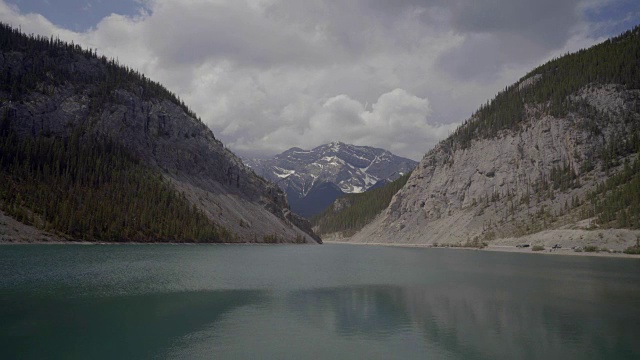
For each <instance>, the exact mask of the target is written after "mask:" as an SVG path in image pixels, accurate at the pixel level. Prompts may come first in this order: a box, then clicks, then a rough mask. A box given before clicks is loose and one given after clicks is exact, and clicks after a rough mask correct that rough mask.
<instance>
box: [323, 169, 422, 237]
mask: <svg viewBox="0 0 640 360" xmlns="http://www.w3.org/2000/svg"><path fill="white" fill-rule="evenodd" d="M409 176H411V173H408V174H405V175H403V176H401V177H399V178H398V179H396V180H395V181H392V182H390V183H388V184H386V185H384V186H382V187H379V188H377V189H373V190H370V191H366V192H364V193H360V194H348V195H346V196H344V197H341V198H338V199H337V200H336V201H335V202H334V203H333V205H331V206H329V207H328V208H327V209H326V210H325V211H324V212H322V213H321V214H319V215H317V216H315V217H313V218H312V219H311V224H312V225H313V227H314V231H315V232H316V233H317V234H319V235H323V234H331V233H337V232H342V233H343V235H344V236H350V235H352V234H353V233H355V232H356V231H358V230H360V229H362V228H363V227H364V226H365V225H367V224H368V223H370V222H371V221H372V220H373V219H374V218H375V217H376V216H377V215H378V214H380V212H382V211H383V210H384V209H386V208H387V206H389V202H390V201H391V198H392V197H393V195H395V194H396V193H397V192H398V190H400V189H401V188H402V187H403V186H404V185H405V184H406V183H407V180H408V179H409Z"/></svg>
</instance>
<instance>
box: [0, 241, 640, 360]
mask: <svg viewBox="0 0 640 360" xmlns="http://www.w3.org/2000/svg"><path fill="white" fill-rule="evenodd" d="M0 320H1V321H0V334H1V336H0V358H3V359H147V358H162V359H165V358H166V359H427V358H428V359H546V360H548V359H639V358H640V260H639V259H611V258H595V257H578V256H545V255H535V254H509V253H500V252H485V251H474V250H453V249H426V248H399V247H375V246H354V245H322V246H300V245H273V246H258V245H255V246H246V245H4V246H0Z"/></svg>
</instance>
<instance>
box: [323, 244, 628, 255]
mask: <svg viewBox="0 0 640 360" xmlns="http://www.w3.org/2000/svg"><path fill="white" fill-rule="evenodd" d="M323 242H324V244H327V245H360V246H366V245H368V246H388V247H404V248H424V249H453V250H467V251H469V250H473V251H490V252H503V253H514V254H536V255H560V256H591V257H608V258H625V259H640V255H633V254H625V253H611V252H604V251H601V252H585V251H582V252H576V251H574V250H573V249H570V248H561V249H553V250H551V249H545V250H541V251H532V250H531V248H518V247H516V246H510V245H489V246H487V247H485V248H473V247H459V246H433V245H431V244H398V243H356V242H349V241H330V240H324V241H323ZM550 250H551V251H550Z"/></svg>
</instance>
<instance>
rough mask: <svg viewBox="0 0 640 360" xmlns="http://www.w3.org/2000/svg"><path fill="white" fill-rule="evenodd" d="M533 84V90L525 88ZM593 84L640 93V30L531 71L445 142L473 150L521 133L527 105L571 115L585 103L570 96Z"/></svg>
mask: <svg viewBox="0 0 640 360" xmlns="http://www.w3.org/2000/svg"><path fill="white" fill-rule="evenodd" d="M527 79H530V84H528V86H520V84H521V83H522V82H523V81H524V80H527ZM588 84H620V85H623V86H625V87H626V89H640V26H637V27H635V28H634V29H632V30H629V31H627V32H625V33H624V34H622V35H620V36H618V37H615V38H612V39H609V40H607V41H605V42H603V43H601V44H598V45H595V46H593V47H591V48H589V49H586V50H585V49H583V50H580V51H578V52H576V53H573V54H567V55H565V56H562V57H560V58H558V59H554V60H551V61H549V62H548V63H546V64H544V65H542V66H540V67H538V68H536V69H535V70H533V71H531V72H530V73H529V74H527V75H526V76H525V77H523V78H522V79H521V81H520V82H519V83H516V84H513V85H511V86H509V87H507V88H506V89H505V90H503V91H502V92H500V93H498V95H496V97H495V98H494V99H493V100H491V101H490V102H487V103H486V104H484V105H482V106H481V107H480V109H478V111H476V112H475V113H474V114H473V115H472V117H471V119H469V120H467V121H466V122H465V123H463V125H462V126H460V127H459V128H458V129H457V130H456V131H455V132H454V134H453V135H452V136H451V137H449V138H448V139H446V140H444V142H445V143H447V142H448V143H449V144H448V146H450V147H453V148H454V149H455V148H458V147H459V148H468V147H469V146H470V144H471V141H472V140H474V139H483V138H485V139H487V138H493V137H495V136H496V135H497V133H498V132H499V131H501V130H517V129H518V127H519V126H520V125H521V123H522V120H523V119H524V115H525V104H542V105H545V106H546V109H547V111H548V113H549V114H551V115H555V116H562V115H565V114H566V113H567V112H568V111H572V110H578V109H574V108H577V107H581V106H584V104H579V103H572V102H570V100H569V99H568V96H569V95H571V94H572V93H574V92H576V91H578V90H579V89H581V88H582V87H584V86H586V85H588Z"/></svg>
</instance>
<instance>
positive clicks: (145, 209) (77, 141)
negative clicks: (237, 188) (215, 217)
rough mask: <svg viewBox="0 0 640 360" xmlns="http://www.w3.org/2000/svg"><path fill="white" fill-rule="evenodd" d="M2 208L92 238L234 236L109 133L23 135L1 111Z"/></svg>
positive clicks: (228, 238) (52, 229)
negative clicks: (99, 136)
mask: <svg viewBox="0 0 640 360" xmlns="http://www.w3.org/2000/svg"><path fill="white" fill-rule="evenodd" d="M0 183H2V186H0V209H2V210H4V211H5V212H6V213H7V214H8V215H10V216H13V217H14V218H15V219H17V220H18V221H20V222H22V223H25V224H28V225H33V226H35V227H37V228H39V229H42V230H45V231H50V232H54V233H57V234H61V235H63V236H67V237H70V238H72V239H77V240H88V241H139V242H145V241H180V242H182V241H185V242H228V241H233V240H234V237H233V236H232V234H231V233H230V232H229V231H227V230H226V229H224V228H222V227H219V226H217V225H216V224H214V223H213V222H212V221H210V220H209V219H208V218H207V217H206V216H205V215H204V214H203V213H202V211H200V210H198V209H197V208H196V207H195V206H192V205H191V204H190V203H189V202H188V201H187V199H186V198H185V197H184V196H183V195H180V194H178V193H177V192H176V191H175V189H174V188H173V187H172V186H171V185H170V184H169V183H168V182H167V181H166V180H164V179H163V178H162V177H161V176H160V175H157V174H154V173H153V172H152V171H150V169H148V168H146V167H145V166H143V165H141V164H140V163H139V162H138V161H137V160H135V159H134V158H133V157H132V156H130V155H129V154H128V153H127V151H125V150H124V149H123V148H122V147H121V146H119V145H117V144H116V143H114V142H113V141H111V140H110V139H96V138H92V137H88V136H82V134H81V132H80V131H76V132H74V133H73V135H72V136H71V137H69V138H61V137H47V136H43V135H39V136H37V137H26V138H21V137H18V136H17V135H16V134H15V132H14V131H12V126H11V122H10V120H9V119H8V117H7V115H6V113H4V114H0Z"/></svg>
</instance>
